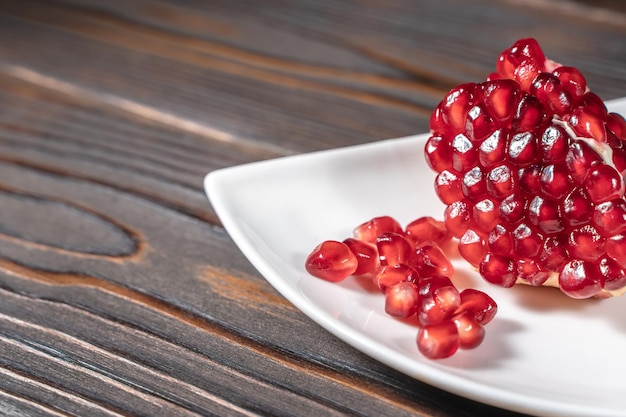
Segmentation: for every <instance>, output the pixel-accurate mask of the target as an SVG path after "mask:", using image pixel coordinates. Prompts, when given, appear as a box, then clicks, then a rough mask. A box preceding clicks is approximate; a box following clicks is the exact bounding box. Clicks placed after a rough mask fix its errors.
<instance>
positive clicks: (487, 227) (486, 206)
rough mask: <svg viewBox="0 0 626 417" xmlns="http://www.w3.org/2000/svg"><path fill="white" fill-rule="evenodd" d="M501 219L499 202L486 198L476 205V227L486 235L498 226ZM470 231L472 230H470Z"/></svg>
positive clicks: (473, 215) (473, 211)
mask: <svg viewBox="0 0 626 417" xmlns="http://www.w3.org/2000/svg"><path fill="white" fill-rule="evenodd" d="M499 218H500V207H499V205H498V204H497V202H496V201H495V200H494V199H492V198H485V199H482V200H479V201H478V202H476V204H474V208H473V210H472V219H473V221H474V224H475V225H476V228H477V230H479V231H480V232H482V233H483V234H484V233H489V232H490V231H491V229H493V227H494V226H495V225H496V223H497V222H498V220H499ZM468 230H470V229H468Z"/></svg>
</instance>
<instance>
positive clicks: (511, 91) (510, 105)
mask: <svg viewBox="0 0 626 417" xmlns="http://www.w3.org/2000/svg"><path fill="white" fill-rule="evenodd" d="M480 88H481V93H482V100H483V103H484V105H485V108H486V109H487V112H488V113H489V114H490V115H492V116H493V118H494V119H495V121H496V123H498V125H499V126H506V125H508V123H509V122H510V121H511V119H512V118H513V116H514V115H515V111H516V109H517V105H518V104H519V101H520V99H521V98H522V91H521V89H520V87H519V84H517V83H516V82H515V81H513V80H507V79H500V80H496V81H487V82H484V83H482V84H481V85H480Z"/></svg>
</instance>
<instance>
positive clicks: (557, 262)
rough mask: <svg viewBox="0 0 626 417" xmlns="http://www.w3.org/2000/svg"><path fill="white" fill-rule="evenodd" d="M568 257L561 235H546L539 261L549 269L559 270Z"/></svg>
mask: <svg viewBox="0 0 626 417" xmlns="http://www.w3.org/2000/svg"><path fill="white" fill-rule="evenodd" d="M568 258H569V253H567V244H566V243H565V242H564V240H563V239H562V238H561V236H554V237H548V238H547V239H546V240H545V241H544V242H543V247H542V249H541V254H540V255H539V261H540V262H541V264H542V265H543V266H544V267H545V268H547V269H548V270H550V271H559V270H560V269H561V266H562V265H563V264H564V263H565V261H567V259H568Z"/></svg>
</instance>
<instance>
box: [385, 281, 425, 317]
mask: <svg viewBox="0 0 626 417" xmlns="http://www.w3.org/2000/svg"><path fill="white" fill-rule="evenodd" d="M418 300H419V293H418V292H417V286H416V285H415V284H413V283H412V282H408V281H400V282H398V283H396V284H393V285H392V286H390V287H387V289H386V290H385V312H386V313H387V314H389V315H390V316H393V317H398V318H407V317H411V316H412V315H414V314H415V312H416V311H417V305H418V304H417V303H418Z"/></svg>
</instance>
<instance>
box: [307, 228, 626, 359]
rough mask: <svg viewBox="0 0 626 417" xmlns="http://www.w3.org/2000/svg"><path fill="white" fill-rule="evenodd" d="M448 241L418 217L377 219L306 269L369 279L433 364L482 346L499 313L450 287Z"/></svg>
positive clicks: (324, 250) (483, 297)
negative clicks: (412, 327)
mask: <svg viewBox="0 0 626 417" xmlns="http://www.w3.org/2000/svg"><path fill="white" fill-rule="evenodd" d="M451 236H452V234H451V233H450V231H449V230H448V228H447V227H446V225H445V223H444V222H442V221H438V220H435V219H433V218H432V217H420V218H418V219H416V220H414V221H412V222H410V223H409V224H408V225H407V226H406V227H405V228H404V229H403V228H402V226H401V225H400V223H399V222H398V221H397V220H395V219H393V218H392V217H389V216H381V217H375V218H373V219H371V220H368V221H367V222H365V223H362V224H361V225H359V226H357V227H356V228H355V229H354V233H353V236H352V237H348V238H346V239H345V240H343V242H338V241H334V240H327V241H325V242H322V243H321V244H319V245H318V246H317V247H315V249H313V251H312V252H311V253H310V254H309V256H308V257H307V259H306V262H305V267H306V270H307V271H308V272H309V273H310V274H311V275H313V276H316V277H318V278H321V279H325V280H327V281H330V282H339V281H342V280H344V279H346V278H348V277H349V276H351V275H353V276H360V277H361V278H367V277H370V278H371V279H372V280H373V283H374V285H375V287H376V288H378V289H379V290H380V292H381V293H382V294H383V295H384V310H385V312H386V313H387V314H389V315H390V316H392V317H396V318H399V319H411V318H412V319H413V320H414V322H415V324H416V325H418V326H420V330H419V331H418V335H417V337H416V343H417V348H418V350H419V351H420V352H421V353H422V354H423V355H424V356H426V357H427V358H430V359H441V358H446V357H448V356H450V355H452V354H454V353H455V352H456V351H457V350H458V349H473V348H475V347H477V346H478V345H480V343H481V342H482V341H483V339H484V337H485V329H484V326H485V325H486V324H487V323H489V322H490V321H491V320H492V319H493V317H494V315H495V314H496V311H497V305H496V303H495V301H494V300H493V299H492V298H491V297H489V296H488V295H487V294H485V293H483V292H481V291H478V290H475V289H469V288H468V289H464V290H463V291H459V290H458V289H457V288H456V287H455V285H454V283H453V281H452V278H453V276H454V267H453V265H452V263H451V262H450V260H449V259H448V256H447V255H446V253H445V252H444V250H443V249H442V248H441V246H440V245H442V244H445V243H447V242H448V241H449V240H450V238H451ZM603 265H604V269H603V271H604V272H603V273H604V274H605V275H606V276H608V277H613V274H614V272H615V270H620V267H619V266H618V265H616V264H614V263H609V262H605V263H604V264H603ZM361 278H360V279H361ZM611 279H612V280H613V281H615V282H616V280H615V279H614V278H611Z"/></svg>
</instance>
